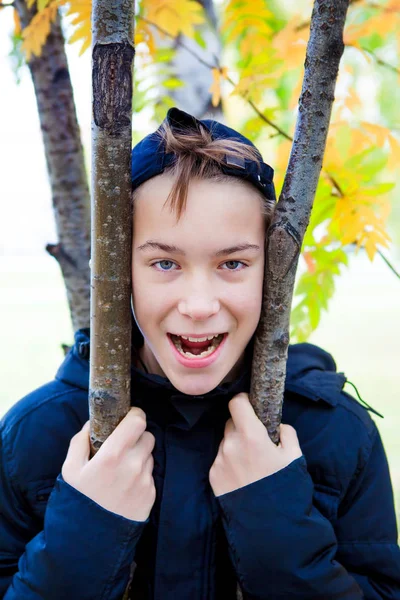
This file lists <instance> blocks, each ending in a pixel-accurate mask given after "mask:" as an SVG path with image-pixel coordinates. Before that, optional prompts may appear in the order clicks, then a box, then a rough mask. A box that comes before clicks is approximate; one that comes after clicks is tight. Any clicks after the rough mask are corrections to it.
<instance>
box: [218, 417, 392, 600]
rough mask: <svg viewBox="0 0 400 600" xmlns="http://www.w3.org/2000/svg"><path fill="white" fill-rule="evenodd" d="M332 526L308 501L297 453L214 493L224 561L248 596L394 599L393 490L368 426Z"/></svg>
mask: <svg viewBox="0 0 400 600" xmlns="http://www.w3.org/2000/svg"><path fill="white" fill-rule="evenodd" d="M373 437H374V439H373V443H372V445H371V451H370V454H369V458H368V460H367V461H366V463H365V465H364V467H363V469H362V470H360V472H358V473H357V474H356V476H355V477H354V480H353V481H352V483H351V485H350V486H349V488H348V492H347V494H346V497H345V498H344V501H343V503H342V505H343V506H341V507H340V510H339V516H338V520H337V523H335V526H333V524H332V523H331V522H330V521H329V520H328V519H327V518H325V517H324V516H323V515H322V514H321V513H320V512H319V510H318V509H317V508H316V506H314V505H313V491H314V484H313V481H312V479H311V476H310V475H309V473H308V471H307V465H306V460H305V458H304V456H302V457H301V458H299V459H296V460H295V461H293V462H292V463H291V464H290V465H288V466H287V467H286V468H284V469H282V470H281V471H279V472H277V473H275V474H273V475H271V476H269V477H265V478H263V479H260V480H258V481H256V482H254V483H252V484H250V485H248V486H245V487H243V488H240V489H238V490H234V491H233V492H229V493H227V494H224V495H222V496H220V497H218V500H219V503H220V506H221V509H222V518H223V523H224V528H225V533H226V536H227V539H228V544H229V549H230V555H231V560H232V562H233V565H234V568H235V571H236V574H237V577H238V580H239V582H240V584H241V587H242V590H243V592H244V595H245V598H248V599H249V600H263V599H267V598H274V600H278V599H282V600H283V599H285V600H292V599H298V600H300V599H302V600H303V599H304V598H307V600H312V599H317V598H318V599H321V598H329V599H330V600H335V599H337V600H339V599H340V600H361V599H365V600H383V599H385V600H389V599H390V600H400V550H399V547H398V545H397V529H396V521H395V512H394V506H393V492H392V487H391V483H390V477H389V471H388V465H387V460H386V456H385V452H384V450H383V446H382V442H381V439H380V436H379V433H378V431H377V430H376V428H375V429H374V436H373Z"/></svg>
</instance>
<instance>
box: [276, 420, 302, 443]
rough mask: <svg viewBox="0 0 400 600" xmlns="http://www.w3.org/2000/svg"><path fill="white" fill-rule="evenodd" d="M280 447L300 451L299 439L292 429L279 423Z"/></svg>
mask: <svg viewBox="0 0 400 600" xmlns="http://www.w3.org/2000/svg"><path fill="white" fill-rule="evenodd" d="M279 430H280V446H281V447H282V448H283V449H284V448H296V447H298V448H299V449H300V444H299V438H298V437H297V433H296V430H295V428H294V427H292V426H291V425H286V424H284V423H281V425H280V428H279Z"/></svg>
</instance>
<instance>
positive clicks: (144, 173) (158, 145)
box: [132, 107, 276, 200]
mask: <svg viewBox="0 0 400 600" xmlns="http://www.w3.org/2000/svg"><path fill="white" fill-rule="evenodd" d="M165 122H167V123H168V124H169V125H170V126H171V127H172V128H173V129H174V128H175V129H177V130H180V131H182V130H185V129H188V128H189V129H193V128H198V129H199V128H200V127H201V125H203V126H204V127H206V129H207V130H208V131H209V132H210V133H211V137H212V139H213V140H216V139H229V140H237V141H240V142H243V143H244V144H247V145H248V146H252V147H253V148H256V147H255V146H254V144H253V143H252V142H251V141H250V140H249V139H247V138H246V137H244V136H243V135H241V134H240V133H238V132H237V131H235V130H234V129H231V128H230V127H227V126H226V125H223V124H222V123H219V122H218V121H213V120H211V119H204V120H199V119H196V118H195V117H193V116H192V115H189V114H188V113H186V112H184V111H183V110H180V109H179V108H175V107H174V108H170V109H169V110H168V113H167V116H166V117H165V120H164V121H163V123H162V124H161V125H160V127H159V128H158V129H157V131H155V132H153V133H150V134H149V135H147V136H146V137H145V138H144V139H143V140H142V141H140V142H139V143H138V144H136V146H135V147H134V148H133V150H132V188H133V189H135V188H137V187H138V186H139V185H140V184H142V183H144V182H145V181H147V180H148V179H150V178H151V177H155V176H156V175H159V174H160V173H163V172H164V170H165V169H166V168H167V167H169V166H170V165H172V164H173V163H174V161H175V154H174V153H173V152H169V153H167V152H166V151H165V144H164V142H163V141H162V139H161V138H160V135H159V133H160V129H161V128H162V127H163V124H164V123H165ZM200 124H201V125H200ZM256 150H257V152H258V154H259V158H260V167H258V165H257V163H256V162H255V161H252V160H248V159H244V158H241V157H238V156H234V155H229V154H227V155H226V157H225V163H224V164H222V165H221V171H222V172H223V173H225V174H226V175H232V176H234V177H240V178H241V179H245V180H246V181H249V182H250V183H252V184H253V185H255V186H256V188H258V189H259V190H260V191H261V192H262V193H263V194H264V196H265V197H266V198H268V199H270V200H276V197H275V188H274V184H273V176H274V170H273V169H272V168H271V167H270V166H269V165H267V164H265V163H264V162H262V156H261V154H260V152H259V151H258V149H257V148H256Z"/></svg>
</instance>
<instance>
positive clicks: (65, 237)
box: [15, 0, 90, 331]
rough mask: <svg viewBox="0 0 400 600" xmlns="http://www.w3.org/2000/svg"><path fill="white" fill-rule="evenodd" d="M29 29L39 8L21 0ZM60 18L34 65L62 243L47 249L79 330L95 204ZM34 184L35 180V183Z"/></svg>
mask: <svg viewBox="0 0 400 600" xmlns="http://www.w3.org/2000/svg"><path fill="white" fill-rule="evenodd" d="M15 7H16V9H17V11H18V14H19V17H20V20H21V25H22V27H23V28H25V27H26V26H27V25H28V24H29V23H30V21H31V19H32V17H33V15H34V14H35V10H33V9H32V10H29V9H28V8H27V5H26V3H25V0H15ZM64 44H65V40H64V37H63V34H62V30H61V26H60V20H59V17H58V16H57V19H56V21H55V23H53V24H52V26H51V31H50V34H49V36H48V38H47V41H46V43H45V45H44V47H43V51H42V53H41V55H40V56H39V57H35V56H34V57H33V58H32V59H31V61H30V62H29V64H28V66H29V69H30V72H31V76H32V81H33V86H34V90H35V95H36V102H37V107H38V113H39V119H40V126H41V130H42V136H43V145H44V150H45V155H46V163H47V170H48V174H49V181H50V187H51V194H52V201H53V209H54V216H55V222H56V230H57V235H58V239H59V242H58V243H57V244H48V245H47V246H46V250H47V251H48V252H49V254H51V255H52V256H53V257H54V258H55V259H56V260H57V262H58V263H59V265H60V268H61V271H62V274H63V277H64V281H65V287H66V291H67V298H68V304H69V309H70V313H71V319H72V326H73V329H74V331H75V330H76V329H79V328H81V327H88V326H89V314H90V308H89V307H90V287H89V285H90V270H89V258H90V234H89V231H90V224H89V223H90V209H89V207H90V202H89V189H88V182H87V175H86V171H85V163H84V155H83V149H82V143H81V138H80V131H79V126H78V121H77V116H76V110H75V104H74V96H73V90H72V85H71V80H70V76H69V70H68V63H67V57H66V54H65V49H64ZM33 185H34V182H33Z"/></svg>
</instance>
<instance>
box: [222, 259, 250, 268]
mask: <svg viewBox="0 0 400 600" xmlns="http://www.w3.org/2000/svg"><path fill="white" fill-rule="evenodd" d="M224 265H226V266H227V268H226V269H224V271H241V270H242V269H237V268H236V266H237V265H241V266H242V267H246V266H247V265H245V264H244V263H243V262H241V261H240V260H227V261H226V262H225V263H224Z"/></svg>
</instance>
